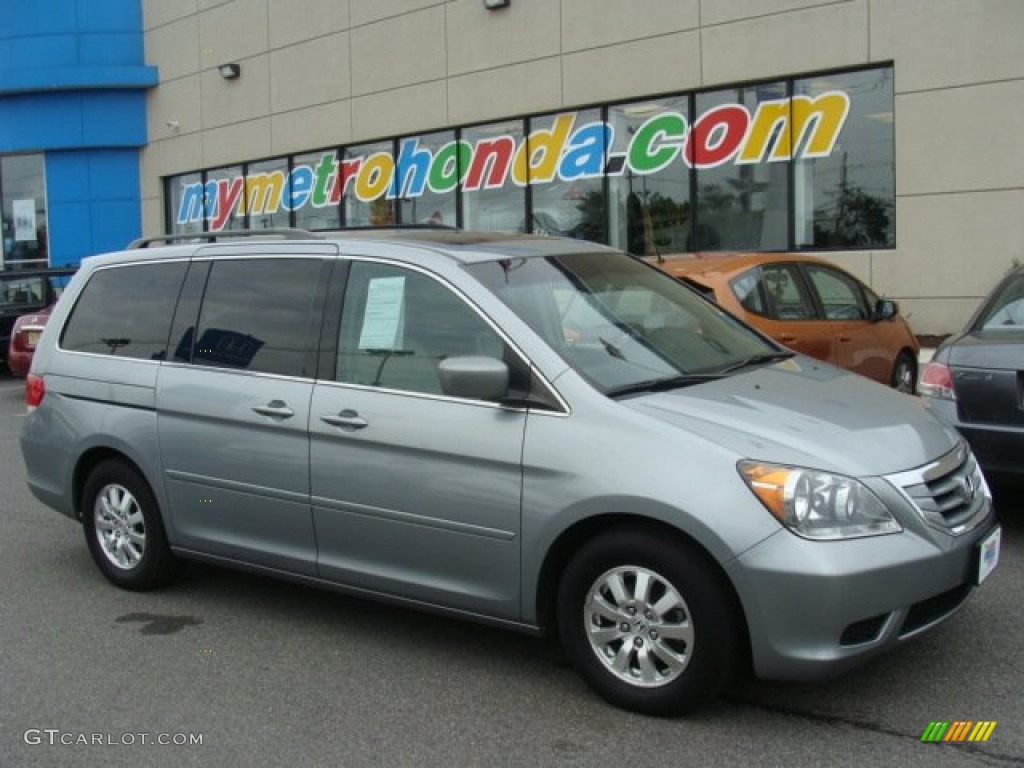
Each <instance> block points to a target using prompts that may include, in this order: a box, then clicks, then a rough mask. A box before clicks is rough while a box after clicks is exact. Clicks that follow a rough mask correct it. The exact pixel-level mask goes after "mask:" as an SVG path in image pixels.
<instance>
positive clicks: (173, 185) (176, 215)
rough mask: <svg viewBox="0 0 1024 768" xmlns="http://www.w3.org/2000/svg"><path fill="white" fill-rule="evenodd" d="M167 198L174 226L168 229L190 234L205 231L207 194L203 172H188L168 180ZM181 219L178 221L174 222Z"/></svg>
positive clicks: (180, 233)
mask: <svg viewBox="0 0 1024 768" xmlns="http://www.w3.org/2000/svg"><path fill="white" fill-rule="evenodd" d="M166 194H167V200H168V203H169V205H170V210H169V213H170V214H171V215H170V220H171V222H172V226H170V227H168V229H167V231H168V232H172V233H174V234H176V235H189V234H193V233H198V232H202V231H203V208H204V205H205V201H206V195H205V191H204V188H203V175H202V174H201V173H186V174H185V175H184V176H172V177H171V178H170V179H168V180H167V192H166ZM176 220H180V221H179V222H178V223H174V222H175V221H176Z"/></svg>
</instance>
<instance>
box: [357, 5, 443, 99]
mask: <svg viewBox="0 0 1024 768" xmlns="http://www.w3.org/2000/svg"><path fill="white" fill-rule="evenodd" d="M350 34H351V40H352V42H351V45H352V94H353V95H355V96H362V95H363V94H367V93H377V92H378V91H386V90H388V89H390V88H401V87H402V86H406V85H413V84H414V83H423V82H427V81H429V80H440V79H441V78H443V77H444V73H445V65H444V46H443V45H442V44H441V43H440V41H442V40H444V8H442V7H437V8H428V9H427V10H425V11H419V12H417V13H410V14H408V15H406V16H398V17H396V18H393V19H388V20H386V21H380V22H377V23H376V24H370V25H368V26H365V27H357V28H355V29H353V30H352V31H351V32H350Z"/></svg>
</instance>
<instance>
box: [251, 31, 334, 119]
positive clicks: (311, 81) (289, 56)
mask: <svg viewBox="0 0 1024 768" xmlns="http://www.w3.org/2000/svg"><path fill="white" fill-rule="evenodd" d="M348 61H349V59H348V33H347V32H340V33H338V34H335V35H330V36H329V37H319V38H317V39H315V40H310V41H309V42H308V43H302V44H301V45H292V46H289V47H287V48H281V49H280V50H276V51H271V53H270V109H271V111H272V112H284V111H287V110H290V109H298V108H300V107H309V106H313V105H315V104H323V103H325V102H328V101H337V100H338V99H345V98H348V95H349V78H348V74H349V68H348Z"/></svg>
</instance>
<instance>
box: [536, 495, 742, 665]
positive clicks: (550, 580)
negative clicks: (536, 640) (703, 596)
mask: <svg viewBox="0 0 1024 768" xmlns="http://www.w3.org/2000/svg"><path fill="white" fill-rule="evenodd" d="M617 528H618V529H625V528H630V529H632V530H643V531H648V532H650V533H651V534H653V535H656V536H658V537H660V538H664V539H672V540H674V541H676V542H678V543H679V544H680V545H681V546H682V547H683V548H684V549H685V550H687V551H689V552H691V553H693V555H694V557H698V558H700V559H701V561H702V562H703V564H704V565H705V566H706V567H707V568H708V569H709V571H710V572H711V573H713V574H714V575H715V577H716V578H717V579H718V580H719V581H720V582H721V585H722V586H723V587H724V589H725V591H726V593H727V594H728V595H729V596H730V602H731V608H732V610H733V612H734V613H735V615H736V618H737V621H738V623H739V627H740V629H741V632H742V637H741V638H740V647H741V648H742V649H743V651H742V652H743V656H744V663H746V664H747V666H748V668H749V666H750V659H751V649H750V648H751V647H750V631H749V628H748V627H747V617H746V614H745V613H744V611H743V604H742V602H741V601H740V598H739V594H738V593H737V591H736V587H735V585H734V584H733V583H732V579H731V578H729V575H728V573H727V572H726V570H725V569H724V568H723V567H722V566H721V564H720V563H719V562H718V560H716V559H715V557H714V556H713V555H712V554H711V553H710V552H708V550H707V549H706V548H705V547H704V546H703V545H702V544H701V543H700V542H699V541H697V539H695V538H694V537H692V536H690V535H689V534H687V533H686V532H684V531H682V530H680V529H679V528H676V527H675V526H672V525H670V524H668V523H666V522H663V521H661V520H656V519H652V518H649V517H643V516H640V515H632V514H622V513H608V514H602V515H596V516H592V517H587V518H584V519H582V520H579V521H577V522H576V523H574V524H573V525H571V526H569V527H568V528H566V529H565V530H564V531H563V532H562V533H561V534H560V535H559V536H558V537H557V538H556V539H555V540H554V541H553V542H552V544H551V546H550V547H549V548H548V551H547V554H546V555H545V557H544V561H543V563H542V565H541V569H540V577H539V578H538V581H537V591H536V611H537V622H538V624H539V625H540V627H541V630H542V631H543V632H544V633H545V634H546V635H548V636H550V637H557V636H558V610H557V602H558V584H559V582H560V581H561V578H562V574H563V573H564V571H565V568H566V566H567V565H568V563H569V561H570V560H571V559H572V556H573V554H574V553H576V552H577V551H579V549H580V547H582V546H583V545H584V544H585V543H586V542H588V541H590V540H592V539H594V538H596V537H597V536H601V535H603V534H605V533H607V532H608V531H610V530H613V529H617Z"/></svg>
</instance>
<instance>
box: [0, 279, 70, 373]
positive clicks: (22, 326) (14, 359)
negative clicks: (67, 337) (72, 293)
mask: <svg viewBox="0 0 1024 768" xmlns="http://www.w3.org/2000/svg"><path fill="white" fill-rule="evenodd" d="M76 269H77V268H76V267H55V268H54V267H45V268H40V269H14V270H9V271H6V270H4V271H0V357H2V356H3V353H4V352H6V353H7V355H6V356H7V367H8V368H10V369H11V373H13V374H14V375H15V376H21V377H24V376H25V375H26V374H27V373H28V369H29V366H30V365H31V364H32V355H33V354H34V353H35V351H36V342H37V341H39V336H40V334H42V332H43V328H45V327H46V322H47V321H48V320H49V319H50V309H51V308H52V307H53V305H54V304H55V303H56V302H57V297H58V296H60V294H61V291H63V290H64V286H65V285H67V284H68V281H69V280H71V276H72V275H74V273H75V271H76Z"/></svg>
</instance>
